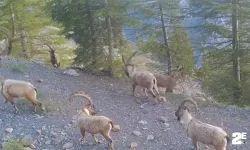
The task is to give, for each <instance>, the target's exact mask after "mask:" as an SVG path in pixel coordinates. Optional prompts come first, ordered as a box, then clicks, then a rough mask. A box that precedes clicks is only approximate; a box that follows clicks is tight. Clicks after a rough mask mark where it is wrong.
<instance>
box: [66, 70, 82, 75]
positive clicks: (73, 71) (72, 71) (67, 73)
mask: <svg viewBox="0 0 250 150" xmlns="http://www.w3.org/2000/svg"><path fill="white" fill-rule="evenodd" d="M63 74H64V75H68V76H79V73H77V72H76V70H74V69H68V70H65V71H64V72H63Z"/></svg>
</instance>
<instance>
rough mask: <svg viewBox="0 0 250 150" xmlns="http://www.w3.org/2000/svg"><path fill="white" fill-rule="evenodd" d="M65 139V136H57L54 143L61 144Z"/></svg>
mask: <svg viewBox="0 0 250 150" xmlns="http://www.w3.org/2000/svg"><path fill="white" fill-rule="evenodd" d="M63 140H64V137H63V136H61V135H60V136H57V137H56V138H55V139H53V142H54V144H59V143H61V142H62V141H63Z"/></svg>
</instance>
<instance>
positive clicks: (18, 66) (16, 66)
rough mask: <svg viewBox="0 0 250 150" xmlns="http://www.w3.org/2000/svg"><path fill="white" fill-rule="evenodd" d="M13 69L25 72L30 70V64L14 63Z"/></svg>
mask: <svg viewBox="0 0 250 150" xmlns="http://www.w3.org/2000/svg"><path fill="white" fill-rule="evenodd" d="M11 70H12V71H13V72H17V73H25V72H28V71H29V69H28V66H27V64H26V63H16V64H13V65H11Z"/></svg>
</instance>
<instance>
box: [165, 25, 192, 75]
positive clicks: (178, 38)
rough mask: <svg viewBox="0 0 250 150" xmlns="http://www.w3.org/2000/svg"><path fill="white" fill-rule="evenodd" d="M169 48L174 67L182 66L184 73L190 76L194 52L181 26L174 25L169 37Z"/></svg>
mask: <svg viewBox="0 0 250 150" xmlns="http://www.w3.org/2000/svg"><path fill="white" fill-rule="evenodd" d="M169 39H170V43H169V48H170V49H171V52H172V62H173V64H174V65H176V66H180V65H182V66H183V67H184V72H185V73H187V74H191V72H192V70H193V68H194V66H195V65H194V59H193V57H194V51H193V48H192V45H191V40H190V37H189V35H188V33H187V32H186V31H185V29H184V27H183V26H182V25H175V26H174V29H173V31H172V32H171V33H170V35H169Z"/></svg>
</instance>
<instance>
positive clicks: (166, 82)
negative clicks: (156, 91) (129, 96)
mask: <svg viewBox="0 0 250 150" xmlns="http://www.w3.org/2000/svg"><path fill="white" fill-rule="evenodd" d="M154 76H155V78H156V80H157V87H162V88H166V90H165V93H167V92H169V93H173V89H174V87H175V86H176V81H175V79H174V78H172V77H171V76H169V75H161V74H154Z"/></svg>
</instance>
